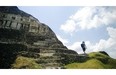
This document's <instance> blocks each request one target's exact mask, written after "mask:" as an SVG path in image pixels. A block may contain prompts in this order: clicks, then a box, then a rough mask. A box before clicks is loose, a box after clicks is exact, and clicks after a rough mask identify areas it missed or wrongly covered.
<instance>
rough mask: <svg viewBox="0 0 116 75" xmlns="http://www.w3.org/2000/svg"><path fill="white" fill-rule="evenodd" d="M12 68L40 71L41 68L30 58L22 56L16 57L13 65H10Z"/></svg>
mask: <svg viewBox="0 0 116 75" xmlns="http://www.w3.org/2000/svg"><path fill="white" fill-rule="evenodd" d="M12 68H15V69H41V68H42V67H41V66H40V65H39V64H38V63H36V62H35V60H34V59H32V58H27V57H23V56H19V57H17V59H16V60H15V63H14V64H12Z"/></svg>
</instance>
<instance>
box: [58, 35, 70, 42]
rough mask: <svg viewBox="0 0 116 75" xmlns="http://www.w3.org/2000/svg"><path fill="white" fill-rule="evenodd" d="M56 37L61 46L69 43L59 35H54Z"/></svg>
mask: <svg viewBox="0 0 116 75" xmlns="http://www.w3.org/2000/svg"><path fill="white" fill-rule="evenodd" d="M56 36H57V38H58V39H59V40H60V41H61V42H62V43H63V44H67V43H69V41H68V40H67V39H64V38H62V37H61V36H60V35H56Z"/></svg>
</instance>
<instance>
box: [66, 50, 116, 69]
mask: <svg viewBox="0 0 116 75" xmlns="http://www.w3.org/2000/svg"><path fill="white" fill-rule="evenodd" d="M88 57H89V59H87V61H85V62H75V63H71V64H67V65H65V68H67V69H116V59H113V58H111V57H109V56H107V55H105V54H103V53H100V52H92V53H90V54H88Z"/></svg>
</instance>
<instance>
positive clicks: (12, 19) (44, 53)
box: [0, 6, 77, 68]
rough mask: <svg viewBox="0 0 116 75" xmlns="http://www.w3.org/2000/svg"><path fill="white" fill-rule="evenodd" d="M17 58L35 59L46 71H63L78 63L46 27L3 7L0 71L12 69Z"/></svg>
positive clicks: (73, 52)
mask: <svg viewBox="0 0 116 75" xmlns="http://www.w3.org/2000/svg"><path fill="white" fill-rule="evenodd" d="M43 16H44V15H43ZM18 56H24V57H28V58H33V59H35V60H36V62H37V63H38V64H40V65H41V66H42V67H43V68H47V67H56V68H57V67H62V66H63V64H67V63H70V62H74V61H75V60H76V59H77V58H76V57H77V53H76V52H75V51H73V50H69V49H67V47H66V46H64V45H63V44H62V42H61V41H59V40H58V39H57V37H56V35H55V33H54V32H53V31H52V30H51V29H50V28H49V27H48V26H47V25H45V24H43V23H41V22H39V20H37V19H36V18H35V17H33V16H31V15H30V14H27V13H25V12H23V11H21V10H19V9H18V8H17V7H15V6H9V7H8V6H7V7H3V6H1V7H0V68H11V67H12V65H11V64H13V63H14V61H15V59H16V58H17V57H18ZM14 68H15V67H14Z"/></svg>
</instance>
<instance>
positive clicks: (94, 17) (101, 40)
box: [19, 6, 116, 58]
mask: <svg viewBox="0 0 116 75" xmlns="http://www.w3.org/2000/svg"><path fill="white" fill-rule="evenodd" d="M19 9H21V10H23V11H25V12H27V13H29V14H31V15H33V16H34V17H36V18H37V19H38V20H39V21H40V22H42V23H45V24H46V25H48V26H49V27H50V28H51V29H52V30H53V31H54V32H55V33H56V35H57V37H58V38H59V40H61V41H62V42H63V44H64V45H66V46H67V47H68V48H69V49H72V50H75V51H77V52H78V53H83V52H82V49H81V47H80V44H81V42H82V41H85V43H86V45H87V50H86V52H87V53H89V52H93V51H100V50H104V51H106V52H107V53H108V54H109V55H110V56H111V57H113V58H116V47H115V46H116V35H115V33H116V25H115V22H116V7H79V6H76V7H74V6H51V7H50V6H19Z"/></svg>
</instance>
